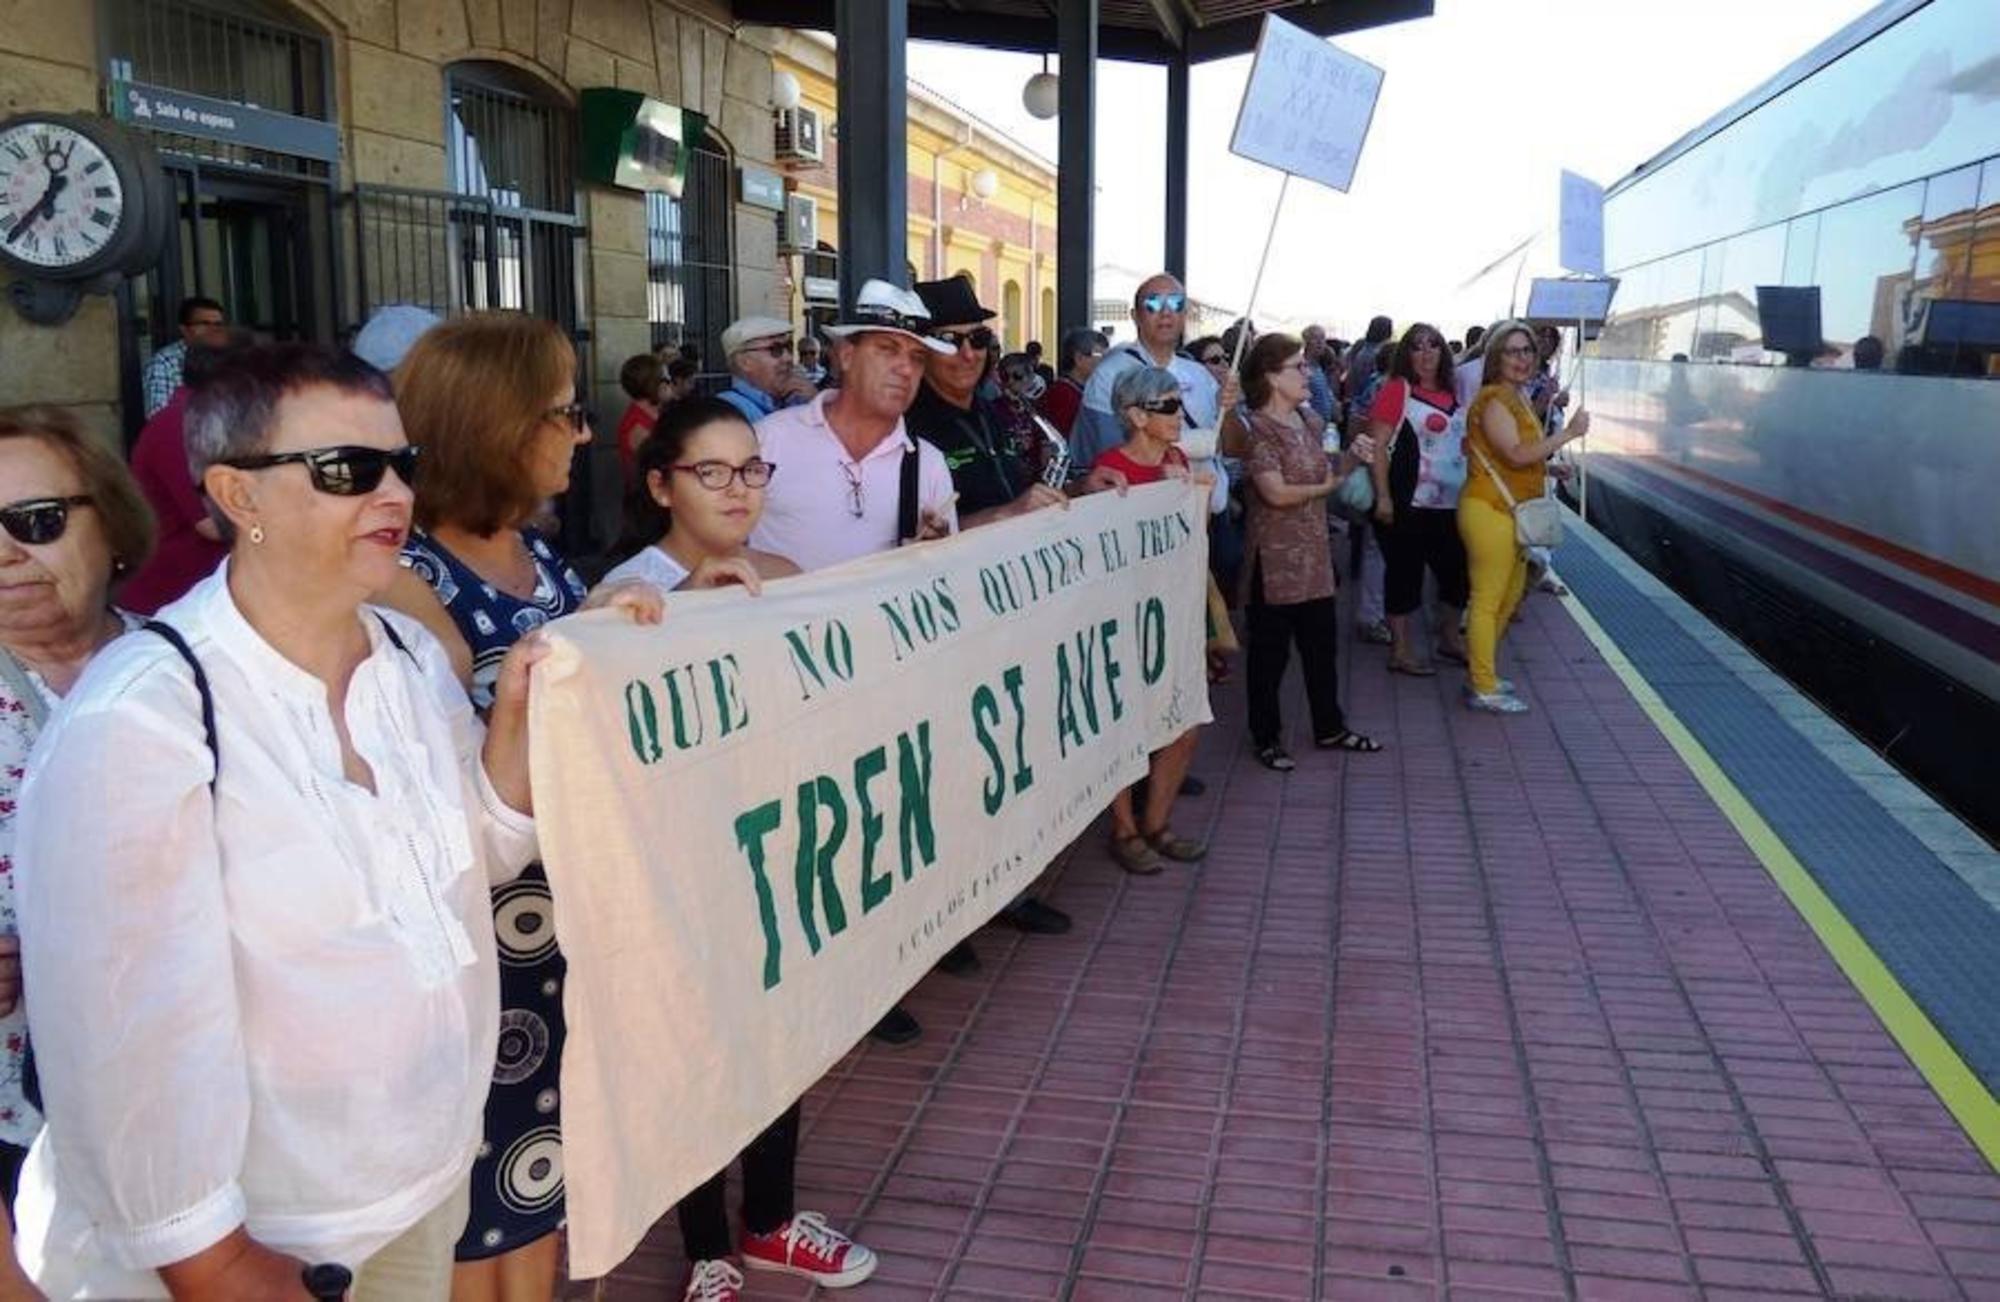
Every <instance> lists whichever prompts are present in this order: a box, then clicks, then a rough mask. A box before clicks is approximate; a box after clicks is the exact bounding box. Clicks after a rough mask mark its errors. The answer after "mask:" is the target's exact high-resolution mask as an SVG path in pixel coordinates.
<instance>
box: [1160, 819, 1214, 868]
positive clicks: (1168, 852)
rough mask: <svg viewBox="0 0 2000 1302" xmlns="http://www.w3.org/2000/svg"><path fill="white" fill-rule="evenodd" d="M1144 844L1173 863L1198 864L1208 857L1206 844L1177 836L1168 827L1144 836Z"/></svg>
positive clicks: (1189, 837)
mask: <svg viewBox="0 0 2000 1302" xmlns="http://www.w3.org/2000/svg"><path fill="white" fill-rule="evenodd" d="M1146 844H1147V845H1150V846H1152V847H1153V849H1154V850H1156V851H1158V852H1159V853H1160V854H1161V855H1163V856H1165V857H1166V858H1168V859H1172V860H1173V861H1174V862H1175V863H1200V862H1201V861H1202V860H1203V859H1204V858H1206V857H1207V856H1208V842H1206V841H1197V840H1195V839H1194V838H1193V837H1191V836H1178V835H1176V834H1175V832H1174V830H1173V829H1172V828H1170V827H1163V828H1161V829H1160V830H1159V831H1157V832H1148V833H1147V834H1146Z"/></svg>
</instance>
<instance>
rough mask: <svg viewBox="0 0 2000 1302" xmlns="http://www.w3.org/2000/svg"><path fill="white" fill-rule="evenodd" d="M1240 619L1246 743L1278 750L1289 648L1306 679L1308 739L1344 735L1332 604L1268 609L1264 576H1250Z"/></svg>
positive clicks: (1325, 601)
mask: <svg viewBox="0 0 2000 1302" xmlns="http://www.w3.org/2000/svg"><path fill="white" fill-rule="evenodd" d="M1244 614H1245V623H1246V624H1247V625H1248V632H1249V635H1250V645H1249V647H1248V649H1247V651H1246V653H1245V657H1244V658H1245V661H1246V662H1247V663H1246V668H1245V678H1246V681H1245V684H1244V686H1245V689H1246V694H1247V695H1248V697H1249V698H1250V739H1251V741H1252V742H1253V743H1255V745H1256V746H1257V748H1258V749H1259V750H1261V749H1263V748H1264V747H1266V746H1275V745H1277V744H1278V739H1279V735H1280V733H1281V731H1282V729H1283V726H1284V725H1283V722H1282V720H1281V719H1280V718H1279V715H1278V689H1279V687H1280V685H1281V684H1283V682H1284V680H1285V665H1286V663H1287V662H1288V661H1290V660H1291V657H1292V643H1294V642H1297V643H1298V645H1299V669H1300V671H1301V672H1302V673H1304V674H1305V676H1306V704H1307V706H1308V708H1309V709H1310V710H1311V711H1312V730H1313V739H1314V740H1315V741H1317V740H1319V739H1321V738H1323V737H1338V736H1339V735H1340V734H1341V733H1343V732H1346V731H1347V719H1346V716H1345V715H1343V714H1342V713H1341V710H1340V691H1339V686H1340V684H1339V678H1338V677H1337V675H1336V674H1335V668H1336V662H1335V656H1336V654H1337V647H1338V644H1339V641H1340V617H1339V615H1338V614H1336V613H1335V608H1334V599H1333V598H1332V597H1320V598H1318V599H1317V600H1314V601H1301V602H1296V603H1293V604H1290V605H1284V606H1274V605H1271V604H1269V603H1268V602H1266V601H1265V600H1264V574H1263V571H1262V570H1259V571H1258V572H1257V573H1256V574H1255V575H1254V576H1252V579H1251V588H1250V605H1249V608H1248V609H1247V610H1246V611H1245V612H1244Z"/></svg>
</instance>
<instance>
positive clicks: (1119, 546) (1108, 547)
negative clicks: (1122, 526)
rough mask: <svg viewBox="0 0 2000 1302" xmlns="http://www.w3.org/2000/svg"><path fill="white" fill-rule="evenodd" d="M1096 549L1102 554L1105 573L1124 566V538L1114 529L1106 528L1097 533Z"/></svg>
mask: <svg viewBox="0 0 2000 1302" xmlns="http://www.w3.org/2000/svg"><path fill="white" fill-rule="evenodd" d="M1097 549H1098V550H1099V551H1100V552H1102V553H1103V554H1104V572H1105V573H1106V574H1111V573H1114V572H1116V571H1118V570H1122V569H1124V568H1125V565H1126V561H1125V540H1124V539H1123V538H1120V537H1119V536H1118V531H1117V530H1116V529H1106V530H1104V531H1103V532H1101V533H1099V534H1098V535H1097Z"/></svg>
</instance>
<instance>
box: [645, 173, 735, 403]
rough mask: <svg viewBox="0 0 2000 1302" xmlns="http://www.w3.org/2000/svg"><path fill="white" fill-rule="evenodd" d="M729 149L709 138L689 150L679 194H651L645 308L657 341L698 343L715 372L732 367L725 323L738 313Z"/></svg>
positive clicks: (707, 367)
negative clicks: (724, 335) (724, 346)
mask: <svg viewBox="0 0 2000 1302" xmlns="http://www.w3.org/2000/svg"><path fill="white" fill-rule="evenodd" d="M729 223H730V203H729V156H728V155H727V154H726V153H724V152H723V151H722V150H721V149H719V148H717V147H716V146H715V145H714V144H713V143H711V142H710V141H708V140H704V141H703V142H702V143H701V144H700V145H698V146H697V147H696V148H695V149H694V151H693V153H692V154H691V155H690V157H689V158H688V170H687V183H686V185H685V186H684V187H683V189H682V191H681V197H680V198H679V199H675V198H673V197H671V196H670V195H666V194H660V193H654V194H648V195H647V196H646V316H647V319H648V320H649V321H650V322H651V324H652V336H653V346H654V347H655V348H659V347H662V346H665V345H668V344H673V345H680V344H690V343H691V344H693V345H694V346H695V347H696V348H698V349H699V350H700V351H701V367H702V371H703V373H704V374H706V375H708V376H709V377H710V378H711V379H719V378H720V377H721V376H722V375H723V374H724V373H725V372H726V371H727V370H728V364H727V360H726V359H725V358H724V357H723V355H722V330H723V327H724V326H727V325H728V324H729V322H730V320H731V318H733V317H734V316H735V308H736V293H735V288H736V277H735V274H734V262H733V260H732V258H731V256H730V229H729Z"/></svg>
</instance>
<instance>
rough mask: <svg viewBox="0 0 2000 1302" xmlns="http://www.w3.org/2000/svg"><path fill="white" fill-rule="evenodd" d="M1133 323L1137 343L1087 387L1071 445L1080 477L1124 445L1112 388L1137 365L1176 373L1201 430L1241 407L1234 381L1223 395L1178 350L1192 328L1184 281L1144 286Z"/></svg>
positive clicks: (1122, 349) (1135, 299)
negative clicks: (1102, 456) (1137, 337)
mask: <svg viewBox="0 0 2000 1302" xmlns="http://www.w3.org/2000/svg"><path fill="white" fill-rule="evenodd" d="M1132 324H1133V326H1134V327H1135V328H1136V329H1137V330H1138V332H1139V339H1138V342H1136V343H1130V344H1120V345H1119V346H1118V347H1116V348H1113V349H1112V350H1111V351H1110V352H1108V353H1106V354H1105V355H1104V360H1103V361H1101V362H1099V363H1098V364H1097V369H1096V370H1094V371H1092V372H1091V373H1090V382H1089V383H1088V384H1086V385H1085V386H1084V389H1083V408H1082V410H1081V411H1079V412H1077V416H1076V427H1075V429H1074V430H1072V431H1071V433H1070V440H1069V450H1070V458H1071V462H1070V464H1071V468H1072V469H1073V470H1074V471H1077V472H1079V473H1080V472H1082V471H1085V470H1088V469H1089V468H1090V467H1091V466H1092V465H1094V464H1095V463H1096V461H1097V458H1098V457H1099V456H1100V455H1101V454H1103V453H1105V452H1109V451H1110V450H1111V449H1112V448H1115V447H1118V446H1119V445H1121V444H1122V443H1124V442H1125V427H1124V426H1123V425H1121V424H1120V423H1119V421H1118V416H1117V414H1116V413H1115V412H1113V411H1112V410H1111V389H1112V386H1113V385H1115V384H1117V383H1118V377H1119V376H1121V375H1123V374H1124V373H1125V372H1127V371H1129V370H1131V369H1132V368H1133V367H1135V366H1163V367H1165V368H1166V369H1168V370H1170V371H1172V372H1173V373H1174V377H1175V378H1176V379H1178V380H1179V381H1180V382H1181V402H1182V403H1183V404H1184V409H1185V410H1186V412H1187V414H1188V418H1189V423H1190V425H1191V426H1192V427H1194V428H1196V429H1208V430H1212V429H1214V428H1215V427H1216V424H1217V421H1218V413H1220V412H1224V411H1227V410H1229V409H1230V408H1231V407H1233V406H1235V405H1236V401H1237V397H1238V394H1237V388H1236V378H1235V377H1234V376H1231V377H1230V379H1229V382H1228V383H1227V384H1226V385H1223V386H1222V387H1221V388H1220V390H1218V388H1217V386H1216V383H1215V377H1213V376H1211V375H1210V374H1209V373H1208V368H1207V367H1205V366H1203V365H1202V364H1201V363H1200V362H1197V361H1195V360H1194V359H1193V358H1192V357H1183V356H1181V354H1180V353H1179V352H1178V351H1177V350H1178V349H1179V348H1180V346H1181V334H1182V332H1183V331H1185V330H1186V329H1187V290H1185V289H1183V288H1182V287H1181V282H1180V281H1178V280H1176V279H1175V278H1174V277H1172V276H1170V275H1168V274H1167V273H1166V272H1164V271H1163V272H1161V273H1159V274H1158V275H1156V276H1148V277H1147V278H1146V279H1145V280H1144V281H1142V282H1140V285H1139V288H1138V290H1137V291H1136V292H1134V293H1133V295H1132Z"/></svg>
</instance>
